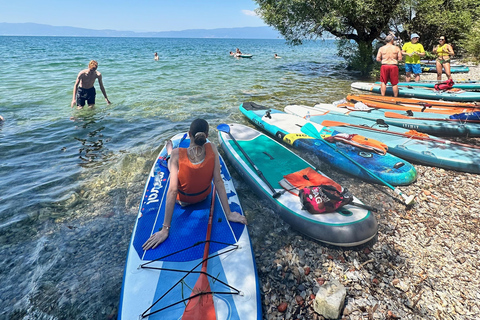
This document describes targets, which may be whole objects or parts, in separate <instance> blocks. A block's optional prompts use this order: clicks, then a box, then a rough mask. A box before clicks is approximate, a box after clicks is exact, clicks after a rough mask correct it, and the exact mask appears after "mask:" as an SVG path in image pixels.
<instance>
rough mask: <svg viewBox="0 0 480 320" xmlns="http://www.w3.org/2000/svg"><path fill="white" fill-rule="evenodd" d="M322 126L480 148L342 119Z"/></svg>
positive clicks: (327, 122)
mask: <svg viewBox="0 0 480 320" xmlns="http://www.w3.org/2000/svg"><path fill="white" fill-rule="evenodd" d="M321 125H322V126H325V127H352V128H359V129H363V130H367V131H376V132H382V133H385V134H390V135H394V136H400V137H405V138H409V139H416V140H424V141H432V142H437V143H443V144H446V145H449V144H452V145H456V146H461V147H467V148H473V149H480V146H475V145H471V144H466V143H461V142H455V141H450V140H443V139H434V138H430V137H424V136H416V135H411V134H406V133H400V132H392V131H385V130H381V129H375V128H372V127H366V126H359V125H356V124H350V123H345V122H340V121H331V120H324V121H322V123H321Z"/></svg>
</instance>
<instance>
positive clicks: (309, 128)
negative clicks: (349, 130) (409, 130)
mask: <svg viewBox="0 0 480 320" xmlns="http://www.w3.org/2000/svg"><path fill="white" fill-rule="evenodd" d="M301 131H302V132H303V133H305V134H307V135H309V136H311V137H313V138H316V139H318V140H320V141H322V142H323V143H325V144H326V145H327V146H329V147H330V148H332V149H334V150H335V151H337V152H338V153H340V154H341V155H342V156H344V157H345V158H347V159H348V160H350V161H351V162H352V163H354V164H355V165H356V166H358V167H359V168H361V169H363V170H364V171H365V172H367V173H368V174H369V175H371V176H372V177H373V178H375V179H377V180H378V181H380V182H381V183H383V184H384V185H386V186H387V187H389V188H390V189H392V190H393V191H394V192H395V193H396V194H398V195H400V196H402V198H403V200H404V201H405V205H407V206H408V205H411V204H413V203H414V201H413V199H414V198H415V195H411V196H406V195H405V194H403V193H402V191H400V190H399V189H397V188H395V187H394V186H392V185H391V184H389V183H388V182H387V181H385V180H383V179H382V178H380V177H379V176H377V175H376V174H375V173H373V172H372V171H370V170H368V169H367V168H365V167H364V166H362V165H361V164H360V163H358V162H357V161H355V160H354V159H352V158H351V157H350V156H349V155H347V154H346V153H344V152H342V151H340V150H338V149H337V148H335V146H334V145H332V144H330V143H328V142H327V141H325V140H324V139H323V138H322V136H320V133H319V132H318V130H317V128H315V126H314V125H313V124H311V123H310V122H307V123H306V124H305V125H303V127H302V129H301Z"/></svg>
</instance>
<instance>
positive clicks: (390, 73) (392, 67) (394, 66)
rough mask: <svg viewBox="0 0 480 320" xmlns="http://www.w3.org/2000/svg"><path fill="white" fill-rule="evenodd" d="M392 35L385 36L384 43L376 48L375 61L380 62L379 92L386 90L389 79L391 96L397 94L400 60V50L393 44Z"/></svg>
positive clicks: (383, 93) (383, 92)
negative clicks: (391, 90)
mask: <svg viewBox="0 0 480 320" xmlns="http://www.w3.org/2000/svg"><path fill="white" fill-rule="evenodd" d="M393 39H394V38H393V36H392V35H388V36H386V37H385V43H386V44H385V45H384V46H383V47H381V48H380V49H378V54H377V61H379V62H381V63H382V66H381V68H380V82H381V83H382V84H381V88H380V92H381V93H382V96H384V95H385V92H386V91H387V83H388V82H389V81H390V83H391V84H392V89H393V96H394V97H397V96H398V61H400V60H402V51H401V50H400V48H399V47H397V46H395V45H394V44H393Z"/></svg>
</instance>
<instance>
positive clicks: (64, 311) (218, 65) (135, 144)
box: [0, 37, 358, 319]
mask: <svg viewBox="0 0 480 320" xmlns="http://www.w3.org/2000/svg"><path fill="white" fill-rule="evenodd" d="M237 47H239V48H240V49H241V50H242V51H243V52H244V53H250V54H253V58H252V59H236V58H233V57H230V56H229V54H228V53H229V51H234V50H235V48H237ZM154 52H158V54H159V56H160V59H159V61H154V59H153V54H154ZM335 52H336V48H335V45H334V42H333V41H329V40H327V41H317V42H309V43H306V44H304V45H302V46H298V47H291V46H288V45H287V44H286V43H285V41H283V40H246V39H245V40H238V39H166V38H66V37H65V38H64V37H0V61H1V62H2V73H1V74H0V115H2V116H3V117H4V118H5V119H6V121H5V122H4V123H0V176H1V179H0V254H1V256H2V259H1V261H0V279H1V280H0V297H1V298H0V319H4V318H5V319H108V318H109V317H115V315H116V310H117V307H118V300H119V294H120V288H121V283H122V275H123V267H124V263H125V257H126V251H127V247H128V242H129V240H130V235H131V231H132V228H133V225H134V222H135V217H136V213H137V212H136V211H137V210H138V205H139V201H140V197H141V193H142V191H143V187H144V183H145V180H146V177H147V175H148V172H149V169H150V167H151V165H152V163H153V159H154V158H155V156H156V154H157V152H158V151H159V150H160V149H161V148H162V146H163V144H164V143H165V141H166V140H167V139H168V138H170V137H171V136H173V135H174V134H176V133H178V132H180V131H187V130H188V127H189V124H190V122H191V121H192V120H194V119H195V118H198V117H201V118H205V119H206V120H207V121H209V123H210V124H211V133H210V135H211V138H212V140H213V141H214V142H216V141H217V132H216V130H214V128H215V127H216V125H218V124H219V123H223V122H226V123H231V122H240V123H244V124H248V122H247V121H246V120H245V119H244V118H243V116H242V115H241V114H240V113H239V111H238V106H239V105H240V103H242V102H246V101H254V102H256V103H258V104H263V105H265V106H268V107H271V108H277V109H283V107H284V106H285V105H288V104H306V105H313V104H315V103H319V102H332V101H335V100H339V99H341V98H344V97H345V96H346V94H348V93H350V84H351V83H352V82H353V81H355V80H358V78H356V77H355V75H354V74H353V73H351V72H348V71H346V69H345V66H344V63H343V60H342V59H341V58H339V57H337V56H336V55H335ZM274 53H277V54H278V55H279V56H281V57H282V59H274V58H273V55H274ZM91 59H95V60H97V61H98V63H99V67H98V70H99V71H100V72H101V73H102V75H103V82H104V85H105V88H106V91H107V94H108V97H109V99H110V101H111V102H112V104H111V105H107V104H106V102H105V100H104V99H103V96H102V94H101V92H100V90H99V87H98V84H97V85H96V88H97V103H96V107H95V108H94V109H88V108H85V109H84V110H76V109H72V108H70V102H71V99H72V91H73V85H74V83H75V79H76V76H77V74H78V72H79V71H80V70H82V69H85V68H86V67H87V65H88V62H89V61H90V60H91ZM238 183H239V187H238V188H239V190H240V191H242V192H240V193H241V196H242V197H243V198H242V200H243V201H244V202H246V204H244V207H246V213H247V218H249V220H250V219H251V220H254V221H257V222H258V221H261V220H257V215H258V214H259V213H260V212H261V211H262V210H264V209H265V208H262V205H261V204H260V205H252V204H250V203H253V202H255V201H256V198H255V196H254V195H252V194H251V193H250V191H249V190H248V188H246V187H245V186H242V182H241V181H239V182H238ZM242 193H243V194H242ZM258 219H260V218H258ZM251 232H253V234H252V240H253V242H255V232H257V233H261V232H262V230H261V227H257V228H256V229H255V228H254V230H253V231H251Z"/></svg>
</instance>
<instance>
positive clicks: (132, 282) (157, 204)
mask: <svg viewBox="0 0 480 320" xmlns="http://www.w3.org/2000/svg"><path fill="white" fill-rule="evenodd" d="M171 140H172V142H173V144H174V147H183V148H186V147H188V146H189V143H190V142H189V139H188V138H187V134H179V135H176V136H174V137H173V138H172V139H171ZM166 155H167V153H166V149H165V148H163V150H162V151H161V152H160V155H159V157H158V158H157V159H156V161H155V163H154V165H153V168H152V169H151V172H150V175H149V177H148V179H147V183H146V185H145V190H144V193H143V197H142V201H141V204H140V208H139V212H138V216H137V220H136V223H135V227H134V229H133V234H132V238H131V241H130V246H129V250H128V255H127V261H126V265H125V271H124V278H123V285H122V293H121V299H120V307H119V314H118V319H125V320H131V319H149V320H159V319H181V318H182V315H183V314H184V312H185V309H186V305H187V303H188V301H189V299H190V296H191V294H192V288H194V286H195V283H196V282H197V280H198V278H199V276H200V274H201V273H200V272H199V271H200V270H201V265H202V261H203V254H204V248H205V239H206V233H207V225H208V220H209V214H210V207H211V202H212V196H214V197H215V200H214V201H215V203H214V210H213V220H212V221H213V223H212V231H211V238H210V242H209V243H210V248H209V257H208V264H207V274H208V276H207V278H208V282H209V284H210V288H211V292H213V295H212V294H209V295H210V296H211V297H213V301H214V305H215V313H216V318H217V319H245V320H247V319H261V317H262V310H261V299H260V290H259V280H258V276H257V272H256V267H255V261H254V255H253V251H252V247H251V243H250V237H249V235H248V230H247V228H246V226H245V225H243V224H240V223H233V222H229V221H228V220H227V218H226V216H225V212H224V210H223V209H222V206H221V204H220V200H219V198H218V196H217V195H212V193H211V194H210V195H209V196H208V197H207V199H205V200H203V201H201V202H199V203H197V204H193V205H189V206H186V207H181V206H180V205H178V204H175V208H174V212H173V216H172V223H171V229H170V234H169V237H168V238H167V239H166V240H165V241H164V242H163V243H162V244H160V245H159V246H158V247H157V248H156V249H150V250H147V251H143V249H142V245H143V243H145V241H146V240H147V239H148V238H149V237H150V236H151V235H152V234H153V233H155V232H156V231H158V230H159V229H161V228H162V224H163V218H164V212H165V204H166V195H167V190H168V186H169V183H170V179H169V177H170V174H169V171H168V169H167V168H166V167H165V162H164V158H165V157H166ZM162 163H163V164H162ZM220 164H221V176H222V179H223V182H224V184H225V188H226V191H227V196H228V202H229V205H230V210H232V211H237V212H239V213H241V214H243V210H242V208H241V206H240V201H239V199H238V196H237V193H236V191H235V188H234V185H233V181H232V178H231V176H230V174H229V172H228V169H227V167H226V165H225V163H224V162H223V159H222V158H221V157H220ZM212 189H213V188H212ZM194 294H197V293H194ZM205 296H206V295H202V296H201V297H200V302H201V301H202V297H205Z"/></svg>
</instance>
